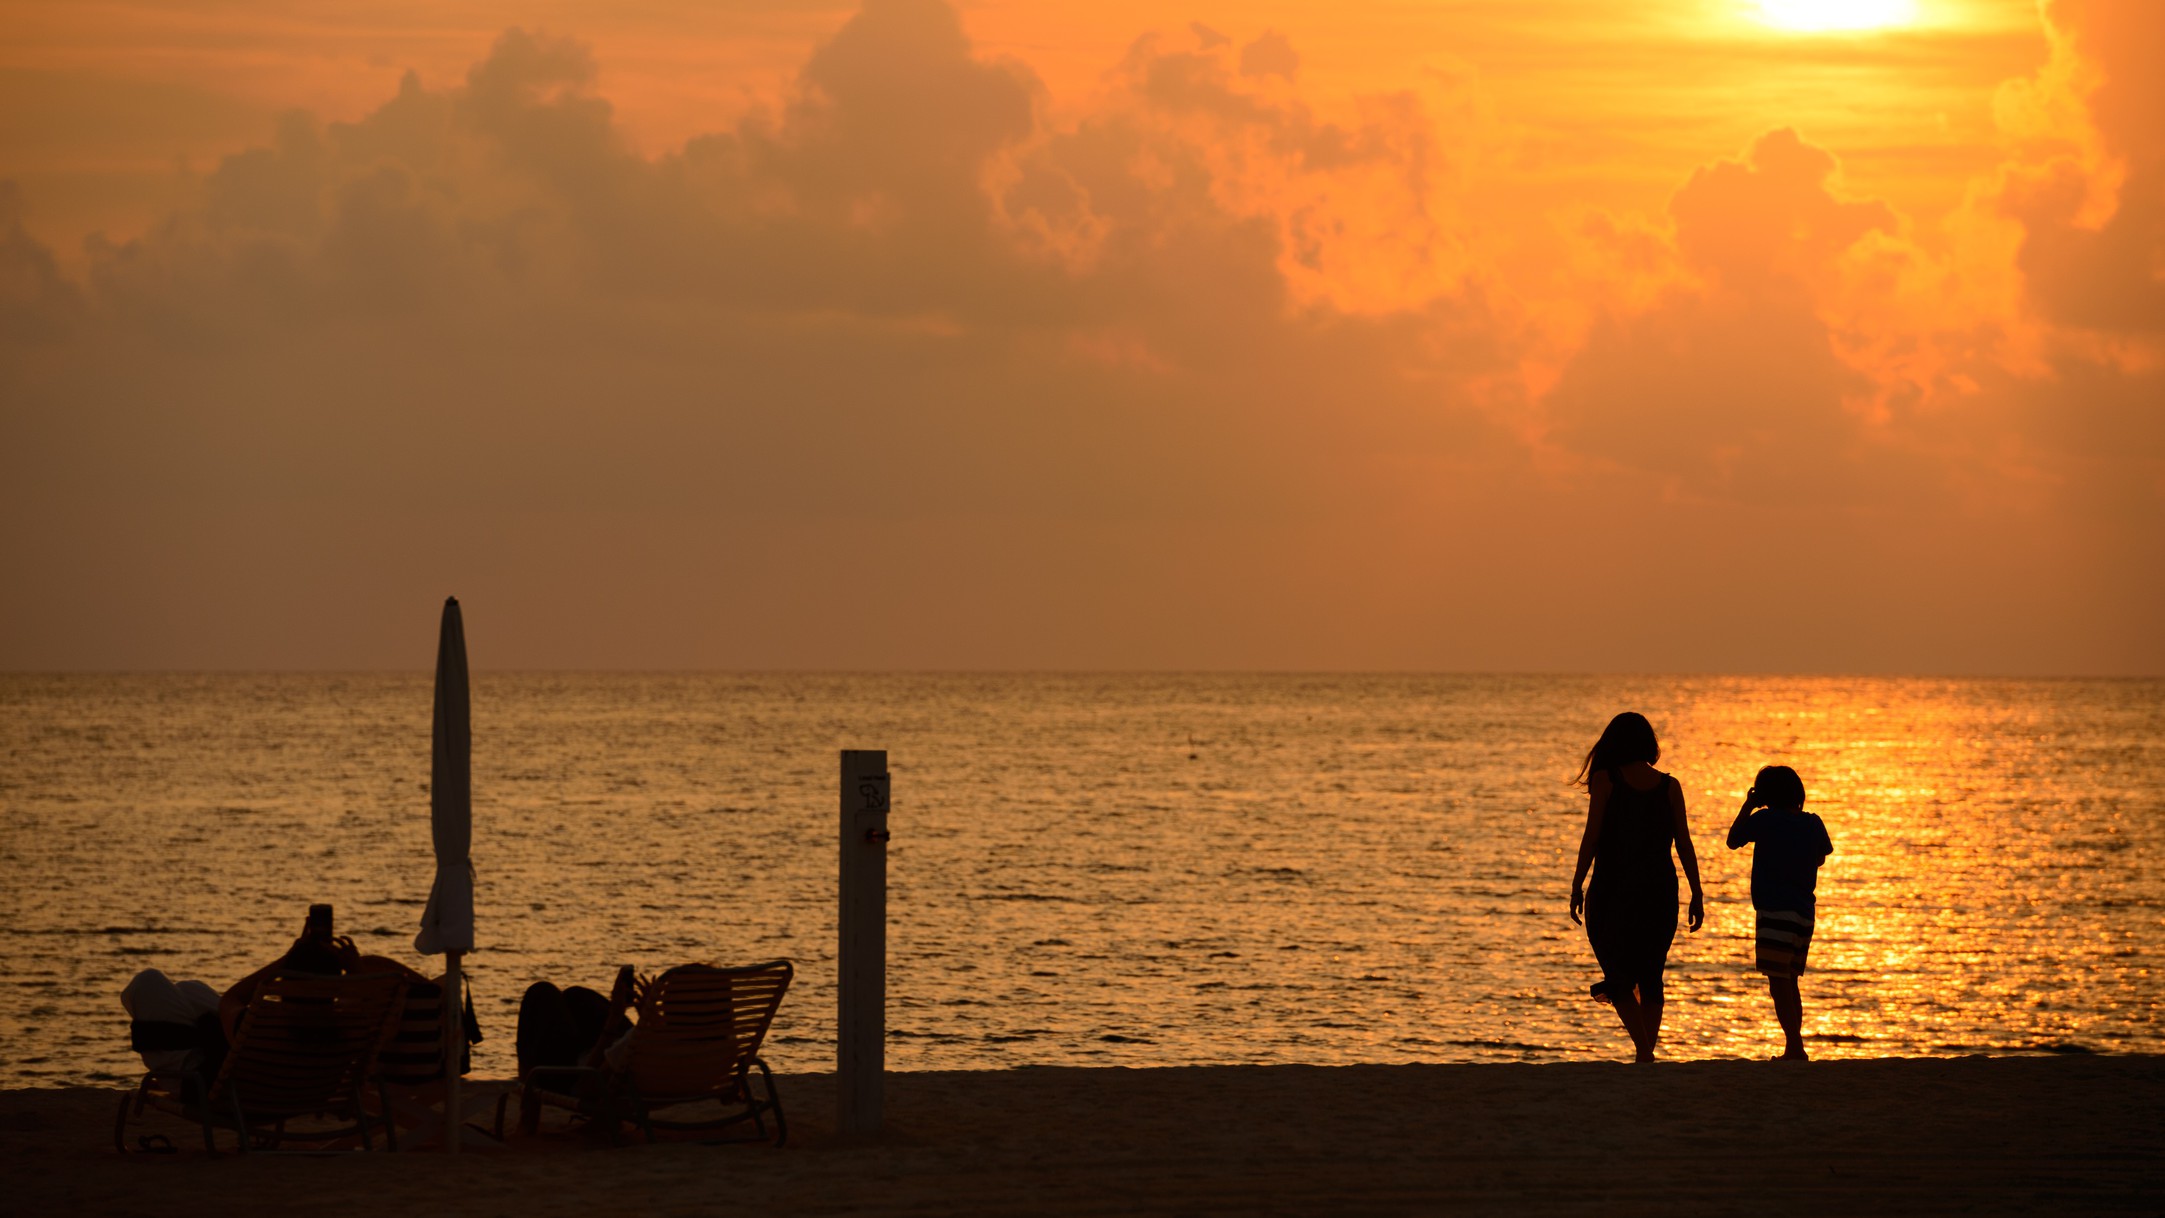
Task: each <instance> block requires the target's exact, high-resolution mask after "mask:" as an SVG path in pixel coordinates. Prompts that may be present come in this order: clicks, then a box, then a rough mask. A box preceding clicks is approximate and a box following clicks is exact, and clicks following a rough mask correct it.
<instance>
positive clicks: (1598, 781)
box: [1571, 772, 1609, 922]
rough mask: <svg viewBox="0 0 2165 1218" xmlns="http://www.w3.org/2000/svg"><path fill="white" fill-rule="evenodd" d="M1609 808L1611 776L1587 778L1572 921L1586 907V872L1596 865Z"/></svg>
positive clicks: (1574, 877)
mask: <svg viewBox="0 0 2165 1218" xmlns="http://www.w3.org/2000/svg"><path fill="white" fill-rule="evenodd" d="M1608 806H1609V776H1608V775H1607V774H1603V773H1599V772H1596V773H1593V774H1588V775H1587V776H1586V832H1584V833H1582V834H1580V835H1579V865H1578V867H1577V869H1575V870H1574V871H1572V873H1571V920H1572V921H1573V922H1577V921H1578V920H1579V911H1580V910H1581V909H1584V908H1585V907H1586V870H1587V868H1589V867H1592V866H1593V865H1594V847H1595V846H1597V845H1599V844H1600V843H1601V813H1602V811H1603V810H1604V809H1606V808H1607V807H1608Z"/></svg>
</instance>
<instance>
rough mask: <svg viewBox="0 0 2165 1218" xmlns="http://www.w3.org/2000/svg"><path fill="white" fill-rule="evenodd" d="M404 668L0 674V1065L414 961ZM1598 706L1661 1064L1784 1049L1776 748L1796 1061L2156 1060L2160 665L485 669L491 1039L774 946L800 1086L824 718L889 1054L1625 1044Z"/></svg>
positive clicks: (820, 928) (1552, 1054)
mask: <svg viewBox="0 0 2165 1218" xmlns="http://www.w3.org/2000/svg"><path fill="white" fill-rule="evenodd" d="M430 696H431V695H430V683H429V678H428V676H427V675H426V674H414V675H359V676H327V675H273V676H245V675H219V676H192V675H156V676H88V675H84V676H43V675H14V676H6V677H0V869H4V870H0V875H4V880H0V958H4V960H5V967H4V971H0V1035H4V1036H5V1039H6V1044H7V1046H8V1049H7V1052H6V1054H5V1056H4V1059H0V1085H5V1086H25V1085H58V1084H76V1083H83V1082H88V1081H101V1080H102V1081H110V1080H116V1079H121V1078H125V1077H128V1076H129V1074H130V1072H131V1070H133V1069H135V1068H136V1066H135V1059H134V1057H133V1055H132V1054H130V1053H129V1052H128V1050H127V1020H126V1017H125V1015H124V1014H123V1012H122V1011H121V1008H120V1004H119V993H120V990H121V987H122V986H123V985H124V984H125V983H126V981H127V980H128V978H129V977H130V976H132V975H133V974H134V973H135V972H136V971H137V970H138V969H142V968H145V967H157V968H160V969H163V970H165V971H166V973H168V974H169V975H171V976H173V977H175V978H189V977H194V978H200V979H202V980H205V981H207V982H209V983H210V984H211V985H213V986H214V987H218V988H223V987H224V986H225V985H226V984H228V983H230V982H231V981H232V980H234V979H235V978H237V977H239V976H241V975H242V974H244V973H247V972H249V971H250V970H252V969H254V968H255V967H257V966H258V965H260V964H262V963H264V962H267V961H269V960H270V959H272V958H273V957H275V956H276V955H277V954H278V953H279V952H280V951H281V950H282V949H283V948H284V947H285V946H286V944H287V943H289V942H290V941H291V940H292V938H293V937H294V935H295V934H296V933H297V932H298V931H299V928H300V925H301V921H302V919H303V916H304V914H305V912H306V909H307V906H308V905H309V904H310V903H312V902H318V901H322V902H328V903H330V904H332V905H333V906H334V907H335V908H336V917H337V920H338V928H339V929H340V930H341V931H342V932H344V933H348V934H351V935H352V936H353V937H354V938H355V939H356V940H357V941H358V942H359V943H360V945H361V946H362V947H363V948H364V949H365V950H368V951H372V952H380V953H383V954H387V955H391V956H394V957H397V958H399V959H402V960H406V961H408V962H409V963H413V964H415V965H424V961H423V960H422V959H421V958H419V957H417V956H415V954H414V953H413V950H412V939H413V934H414V931H415V928H416V923H417V920H418V918H419V916H420V912H421V906H422V903H423V900H424V899H425V897H426V896H427V893H428V887H429V882H430V878H431V875H432V873H433V863H432V860H431V857H430V853H429V831H428V785H427V784H428V778H429V730H430V714H431V702H430ZM1627 709H1630V710H1639V711H1642V712H1644V713H1646V714H1647V715H1648V716H1649V717H1650V718H1651V719H1652V720H1653V722H1654V724H1655V726H1656V728H1657V730H1658V731H1659V732H1660V734H1661V739H1662V743H1663V748H1664V753H1663V757H1662V761H1661V766H1662V768H1663V769H1666V770H1669V771H1670V772H1672V773H1674V774H1676V775H1677V777H1678V778H1679V779H1680V780H1681V782H1682V785H1683V788H1684V790H1685V792H1686V794H1687V797H1688V800H1689V805H1690V815H1691V827H1692V836H1693V840H1694V841H1695V842H1696V844H1697V847H1698V852H1699V858H1700V865H1701V868H1702V870H1703V872H1704V875H1705V882H1706V889H1707V895H1708V902H1707V925H1706V927H1705V929H1704V930H1702V931H1700V932H1699V933H1698V934H1696V935H1690V934H1686V933H1684V932H1683V931H1682V930H1681V929H1680V930H1679V932H1678V935H1677V939H1676V945H1675V948H1674V950H1673V951H1672V952H1671V954H1670V958H1669V967H1670V974H1669V987H1668V989H1669V1000H1668V1018H1667V1024H1666V1026H1665V1029H1664V1052H1665V1054H1666V1055H1668V1056H1671V1057H1677V1058H1701V1057H1735V1056H1746V1057H1749V1056H1762V1055H1766V1054H1769V1053H1771V1052H1773V1051H1775V1050H1776V1049H1777V1048H1778V1037H1779V1033H1778V1031H1777V1029H1776V1027H1775V1025H1774V1021H1773V1015H1772V1010H1771V1007H1770V1005H1769V1003H1768V1001H1767V998H1766V992H1765V984H1764V982H1763V980H1762V979H1761V978H1760V977H1759V976H1758V974H1756V973H1755V972H1753V970H1752V939H1751V933H1752V912H1751V905H1750V899H1749V890H1748V877H1749V874H1750V863H1749V857H1748V851H1747V852H1738V853H1732V852H1731V851H1729V850H1727V849H1726V848H1724V845H1723V837H1724V834H1725V831H1726V829H1727V827H1728V824H1729V821H1730V819H1731V818H1732V817H1733V816H1734V815H1735V812H1736V807H1737V803H1738V800H1739V797H1740V796H1741V795H1742V793H1743V791H1744V790H1745V788H1746V787H1747V786H1748V785H1749V784H1750V782H1751V778H1752V775H1753V773H1754V772H1755V771H1756V769H1757V768H1758V767H1759V766H1761V765H1765V764H1769V763H1782V764H1787V765H1791V766H1794V767H1796V769H1797V770H1798V771H1799V772H1800V773H1801V774H1802V775H1803V778H1804V781H1805V784H1806V786H1807V787H1808V788H1809V791H1810V795H1811V801H1810V808H1811V810H1813V811H1815V812H1817V813H1818V814H1819V815H1820V816H1821V817H1823V818H1824V819H1825V821H1826V823H1827V827H1828V829H1829V831H1830V832H1831V834H1832V835H1833V839H1834V843H1835V853H1834V855H1833V856H1832V857H1831V858H1829V859H1828V860H1827V864H1826V867H1825V869H1824V870H1823V871H1822V873H1821V879H1820V885H1819V920H1818V935H1817V938H1816V939H1815V941H1814V943H1813V946H1812V955H1811V971H1810V972H1809V973H1807V974H1806V976H1805V978H1804V980H1803V994H1804V1001H1805V1009H1806V1014H1807V1020H1808V1025H1807V1026H1808V1030H1809V1032H1810V1033H1811V1037H1810V1040H1809V1044H1810V1046H1811V1048H1812V1051H1813V1052H1814V1053H1815V1054H1816V1055H1818V1056H1823V1057H1845V1056H1867V1055H1869V1056H1880V1055H1944V1054H1965V1053H1977V1052H2016V1051H2045V1052H2084V1051H2087V1052H2149V1053H2155V1052H2160V1051H2165V1025H2161V1022H2160V1005H2161V1002H2165V881H2161V879H2160V876H2161V875H2165V870H2161V863H2165V815H2161V814H2165V787H2161V781H2160V780H2161V779H2165V682H2158V681H1980V680H1936V679H1934V680H1923V679H1879V678H1872V679H1863V678H1858V679H1848V678H1819V677H1813V678H1769V677H1559V676H1525V677H1513V676H1376V675H1359V676H1315V675H1126V676H1107V675H872V676H852V675H712V674H681V675H679V674H654V675H618V674H595V675H563V674H512V673H490V672H483V673H479V674H477V675H476V677H475V680H474V687H473V728H474V732H473V738H474V767H473V793H474V820H475V825H474V859H475V865H476V868H477V870H478V873H479V895H478V910H479V922H478V926H479V929H478V938H479V943H478V947H477V950H476V951H475V953H474V954H473V955H472V956H471V957H469V959H468V974H469V976H470V978H471V979H472V982H473V986H474V993H475V996H476V1000H477V1004H478V1008H479V1012H480V1017H481V1022H482V1026H483V1029H484V1032H485V1033H486V1036H487V1039H486V1040H485V1041H484V1042H483V1043H482V1044H481V1045H480V1046H479V1048H478V1050H477V1051H476V1054H475V1069H476V1072H477V1073H479V1074H484V1075H505V1074H509V1073H510V1072H511V1068H512V1040H513V1028H514V1021H515V1015H516V1010H517V1003H518V998H519V995H520V993H521V992H522V991H523V990H524V989H525V987H526V986H527V985H528V984H529V983H530V982H533V981H535V980H538V979H547V980H550V981H554V982H557V983H559V984H584V985H588V986H592V987H594V988H596V989H603V990H606V989H607V987H608V984H609V980H610V977H611V975H612V973H613V970H614V967H615V966H616V965H618V964H620V963H631V964H636V965H638V966H640V967H641V968H642V969H644V970H658V969H660V968H662V967H666V966H668V965H670V964H674V963H679V962H684V961H695V960H698V961H711V962H715V963H725V964H728V963H749V962H752V961H758V960H765V959H770V958H773V957H778V956H779V957H788V958H790V959H792V960H794V961H795V962H796V964H797V969H798V973H797V981H796V984H795V986H794V988H793V989H792V990H791V991H790V993H789V995H788V998H787V1000H786V1001H785V1002H784V1004H783V1006H782V1010H781V1013H780V1015H779V1017H778V1018H777V1020H776V1022H775V1025H774V1028H773V1032H772V1034H771V1036H770V1039H769V1043H768V1046H767V1056H768V1058H769V1060H770V1061H771V1062H773V1064H774V1065H775V1066H776V1067H777V1068H778V1069H782V1070H808V1069H809V1070H816V1069H825V1068H829V1067H830V1066H831V1063H832V1060H833V1047H832V1046H833V1036H834V1022H835V1017H834V1008H835V993H834V976H835V969H834V953H835V931H834V925H835V874H836V849H837V846H836V837H837V830H836V817H837V802H838V796H837V756H836V754H837V750H840V749H843V748H884V749H886V750H888V751H889V758H890V769H891V771H892V774H893V806H894V810H893V814H892V817H891V820H890V825H891V828H892V830H893V834H894V837H893V842H892V844H891V845H890V847H889V855H890V857H889V877H890V891H889V920H890V931H889V959H888V996H889V997H888V1028H889V1032H888V1036H889V1046H888V1061H889V1064H890V1066H891V1067H892V1068H896V1069H903V1070H910V1069H998V1068H1004V1067H1012V1066H1021V1065H1032V1064H1064V1065H1093V1064H1102V1065H1126V1066H1143V1065H1169V1064H1199V1063H1238V1062H1268V1063H1279V1062H1320V1063H1342V1062H1414V1061H1494V1060H1532V1061H1556V1060H1584V1059H1599V1058H1609V1059H1622V1058H1627V1057H1628V1056H1629V1048H1630V1047H1629V1044H1628V1042H1627V1040H1626V1038H1625V1037H1624V1035H1623V1032H1622V1031H1621V1029H1620V1028H1619V1027H1618V1026H1617V1024H1616V1020H1615V1017H1614V1015H1613V1014H1612V1013H1611V1012H1610V1010H1609V1009H1608V1008H1606V1007H1602V1006H1597V1005H1595V1004H1593V1003H1592V1002H1590V1001H1589V1000H1588V999H1587V997H1586V987H1587V985H1588V984H1589V983H1590V982H1592V981H1593V980H1594V979H1595V976H1596V971H1595V967H1594V963H1593V957H1592V953H1591V952H1590V951H1589V950H1588V948H1587V946H1586V940H1585V936H1584V933H1583V931H1582V930H1580V929H1579V928H1578V927H1576V926H1574V925H1573V924H1572V923H1571V921H1570V919H1569V917H1568V915H1567V903H1568V896H1569V891H1570V880H1571V870H1572V863H1573V859H1574V857H1575V853H1576V850H1577V847H1578V842H1579V836H1580V832H1581V829H1582V827H1583V825H1584V821H1585V813H1586V808H1585V795H1584V792H1583V790H1581V789H1578V788H1574V787H1573V786H1571V785H1569V780H1570V779H1571V777H1572V775H1573V773H1574V771H1575V769H1576V767H1577V764H1578V762H1579V760H1580V759H1581V757H1582V756H1583V755H1584V753H1585V751H1586V749H1587V748H1588V746H1589V745H1591V744H1592V742H1593V740H1594V737H1595V736H1596V735H1597V734H1598V733H1599V731H1600V730H1601V727H1602V725H1603V724H1604V723H1605V722H1606V721H1607V720H1608V718H1609V717H1610V716H1611V715H1613V714H1614V713H1616V712H1617V711H1620V710H1627ZM425 967H426V968H427V969H428V970H429V971H431V972H433V971H435V970H436V969H437V968H438V967H440V966H439V965H438V964H436V963H434V962H428V963H426V965H425Z"/></svg>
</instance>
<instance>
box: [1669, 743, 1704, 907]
mask: <svg viewBox="0 0 2165 1218" xmlns="http://www.w3.org/2000/svg"><path fill="white" fill-rule="evenodd" d="M1669 812H1670V814H1671V815H1672V816H1674V817H1675V818H1676V857H1677V858H1679V859H1681V860H1683V863H1684V878H1685V879H1686V880H1689V881H1691V909H1690V911H1689V913H1688V915H1687V916H1688V919H1689V924H1690V927H1691V929H1692V930H1695V931H1696V930H1698V929H1699V928H1700V927H1701V926H1703V925H1705V923H1706V892H1705V890H1703V889H1701V888H1700V887H1699V852H1698V850H1696V849H1694V848H1693V847H1692V844H1691V819H1690V818H1689V817H1687V816H1686V815H1685V814H1684V784H1683V783H1680V782H1678V781H1677V780H1676V779H1674V778H1671V779H1670V780H1669Z"/></svg>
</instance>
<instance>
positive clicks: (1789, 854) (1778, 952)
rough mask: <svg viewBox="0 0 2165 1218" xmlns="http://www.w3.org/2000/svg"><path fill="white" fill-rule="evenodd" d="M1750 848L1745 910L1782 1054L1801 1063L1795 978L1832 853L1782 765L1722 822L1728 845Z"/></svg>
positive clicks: (1793, 775) (1800, 786)
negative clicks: (1754, 921) (1822, 868)
mask: <svg viewBox="0 0 2165 1218" xmlns="http://www.w3.org/2000/svg"><path fill="white" fill-rule="evenodd" d="M1746 842H1754V843H1757V846H1758V848H1757V849H1755V850H1753V851H1752V908H1753V909H1755V910H1757V911H1758V914H1759V927H1758V940H1759V951H1758V956H1759V971H1760V972H1762V973H1765V974H1766V975H1767V993H1768V994H1769V995H1770V996H1771V997H1772V998H1773V999H1774V1017H1775V1018H1776V1019H1778V1020H1780V1021H1781V1025H1782V1034H1783V1036H1785V1037H1786V1038H1787V1039H1788V1045H1787V1046H1786V1048H1785V1049H1784V1051H1783V1053H1782V1059H1784V1060H1789V1061H1804V1060H1805V1053H1804V998H1803V996H1802V995H1801V994H1799V993H1798V992H1797V978H1798V977H1799V976H1800V975H1802V974H1803V972H1804V956H1805V953H1806V952H1807V951H1808V950H1809V949H1810V948H1811V946H1812V922H1813V919H1814V918H1815V917H1816V916H1817V914H1818V908H1817V906H1818V901H1817V895H1816V893H1815V892H1814V890H1815V889H1816V888H1817V887H1818V886H1819V865H1820V864H1821V863H1823V862H1825V861H1826V859H1827V856H1828V855H1830V854H1832V853H1834V842H1833V840H1832V839H1830V838H1829V837H1828V836H1827V826H1826V824H1825V823H1824V822H1822V821H1821V820H1820V819H1819V818H1818V817H1817V816H1814V815H1812V814H1811V813H1809V812H1806V811H1805V810H1804V780H1803V779H1801V778H1799V777H1797V772H1796V771H1795V770H1792V769H1790V768H1789V767H1788V766H1785V765H1770V766H1768V767H1766V768H1765V769H1763V770H1761V771H1759V777H1758V778H1757V779H1755V780H1753V782H1752V789H1751V790H1749V791H1746V792H1745V793H1744V806H1743V807H1742V808H1740V809H1738V810H1737V818H1736V821H1735V823H1733V824H1731V825H1730V826H1729V848H1730V849H1731V850H1737V849H1741V848H1742V847H1743V846H1744V844H1745V843H1746Z"/></svg>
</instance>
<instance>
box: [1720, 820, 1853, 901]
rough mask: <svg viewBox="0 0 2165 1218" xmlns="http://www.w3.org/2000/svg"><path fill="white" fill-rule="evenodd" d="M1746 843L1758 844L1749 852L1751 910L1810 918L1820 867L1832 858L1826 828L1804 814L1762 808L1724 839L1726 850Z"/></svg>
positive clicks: (1832, 850) (1822, 823)
mask: <svg viewBox="0 0 2165 1218" xmlns="http://www.w3.org/2000/svg"><path fill="white" fill-rule="evenodd" d="M1746 842H1755V843H1757V844H1758V848H1757V849H1755V850H1753V851H1752V908H1754V909H1786V910H1790V911H1793V912H1795V913H1800V914H1803V915H1805V916H1806V917H1811V916H1813V915H1814V914H1815V913H1816V912H1817V909H1816V906H1817V898H1816V891H1815V890H1816V889H1817V888H1818V887H1819V865H1820V864H1821V863H1823V862H1825V861H1826V859H1827V856H1828V855H1830V854H1833V853H1834V841H1833V839H1831V838H1829V837H1828V836H1827V826H1826V823H1825V822H1824V821H1822V820H1820V819H1819V818H1818V817H1817V816H1814V815H1812V814H1811V813H1809V812H1801V811H1799V812H1791V811H1787V810H1784V809H1779V808H1761V809H1759V810H1758V811H1757V812H1754V813H1752V814H1751V815H1750V816H1748V817H1746V818H1745V819H1744V824H1743V826H1742V827H1741V828H1739V829H1738V830H1737V831H1736V832H1734V833H1732V834H1730V835H1729V846H1730V848H1731V849H1735V848H1737V847H1739V846H1742V845H1743V844H1744V843H1746Z"/></svg>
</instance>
